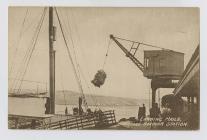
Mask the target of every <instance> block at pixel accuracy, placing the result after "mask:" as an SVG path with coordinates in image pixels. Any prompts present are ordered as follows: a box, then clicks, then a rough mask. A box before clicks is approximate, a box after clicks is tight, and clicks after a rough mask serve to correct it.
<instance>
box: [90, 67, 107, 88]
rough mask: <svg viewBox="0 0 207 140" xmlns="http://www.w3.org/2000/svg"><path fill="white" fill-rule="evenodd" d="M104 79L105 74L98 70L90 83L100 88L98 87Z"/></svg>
mask: <svg viewBox="0 0 207 140" xmlns="http://www.w3.org/2000/svg"><path fill="white" fill-rule="evenodd" d="M105 79H106V73H105V72H104V70H98V72H97V73H96V75H95V76H94V79H93V80H92V81H91V83H93V84H94V86H96V87H99V88H100V86H102V85H103V84H104V82H105Z"/></svg>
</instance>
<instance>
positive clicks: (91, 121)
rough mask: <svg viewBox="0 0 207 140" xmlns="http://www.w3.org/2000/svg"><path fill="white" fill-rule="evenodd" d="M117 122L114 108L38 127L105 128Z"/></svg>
mask: <svg viewBox="0 0 207 140" xmlns="http://www.w3.org/2000/svg"><path fill="white" fill-rule="evenodd" d="M114 124H116V118H115V114H114V111H113V110H110V111H104V112H103V113H102V115H100V114H90V115H82V116H75V117H71V118H69V119H65V120H61V121H57V122H52V123H48V124H45V125H43V126H40V127H37V129H51V130H53V129H89V128H96V127H97V128H100V127H101V128H103V127H108V126H112V125H114Z"/></svg>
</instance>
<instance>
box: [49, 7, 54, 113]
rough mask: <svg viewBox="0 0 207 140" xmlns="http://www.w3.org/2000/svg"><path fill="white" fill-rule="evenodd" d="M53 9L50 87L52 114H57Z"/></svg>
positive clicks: (51, 8) (50, 27)
mask: <svg viewBox="0 0 207 140" xmlns="http://www.w3.org/2000/svg"><path fill="white" fill-rule="evenodd" d="M53 38H54V32H53V7H49V83H50V84H49V85H50V89H49V92H50V114H55V51H54V48H53V41H54V40H53Z"/></svg>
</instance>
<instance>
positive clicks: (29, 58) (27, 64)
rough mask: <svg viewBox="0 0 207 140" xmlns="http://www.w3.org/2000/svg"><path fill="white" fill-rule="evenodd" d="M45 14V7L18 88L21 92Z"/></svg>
mask: <svg viewBox="0 0 207 140" xmlns="http://www.w3.org/2000/svg"><path fill="white" fill-rule="evenodd" d="M45 14H46V9H44V12H43V16H42V18H41V20H40V26H39V28H38V31H37V36H36V38H35V40H34V44H33V46H32V50H31V52H30V54H29V57H28V61H27V63H26V66H25V70H24V71H23V73H22V78H21V81H20V85H19V88H18V91H17V93H20V92H21V87H22V80H24V76H25V74H26V72H27V69H28V66H29V63H30V60H31V57H32V54H33V52H34V49H35V46H36V44H37V40H38V37H39V33H40V30H41V27H42V24H43V21H44V17H45Z"/></svg>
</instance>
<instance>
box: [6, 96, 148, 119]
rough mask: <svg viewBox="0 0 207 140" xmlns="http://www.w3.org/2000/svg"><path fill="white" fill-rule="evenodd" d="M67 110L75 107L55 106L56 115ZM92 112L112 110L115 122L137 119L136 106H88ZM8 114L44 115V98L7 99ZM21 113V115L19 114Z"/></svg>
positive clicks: (146, 104) (70, 111) (69, 111)
mask: <svg viewBox="0 0 207 140" xmlns="http://www.w3.org/2000/svg"><path fill="white" fill-rule="evenodd" d="M143 103H144V104H145V106H146V113H147V114H149V103H147V102H140V104H139V105H140V106H142V104H143ZM66 107H67V108H68V113H70V114H72V113H73V112H72V111H73V108H74V107H77V105H57V104H56V106H55V113H56V114H64V113H65V108H66ZM89 108H91V110H92V111H94V110H95V109H99V108H100V109H101V110H102V111H106V110H114V111H115V115H116V120H120V119H121V118H129V117H137V113H138V108H139V106H138V105H134V106H132V105H131V106H110V105H108V106H89ZM8 111H9V114H16V115H29V116H40V115H44V113H45V99H44V98H19V97H9V110H8ZM19 113H21V114H19Z"/></svg>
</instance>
